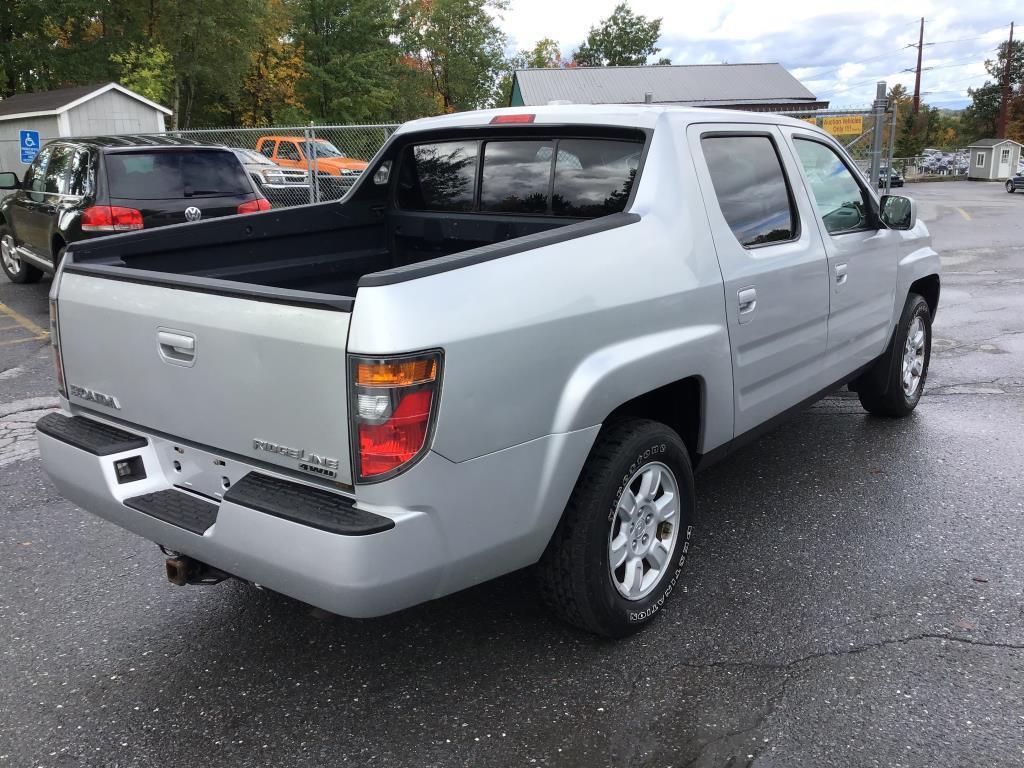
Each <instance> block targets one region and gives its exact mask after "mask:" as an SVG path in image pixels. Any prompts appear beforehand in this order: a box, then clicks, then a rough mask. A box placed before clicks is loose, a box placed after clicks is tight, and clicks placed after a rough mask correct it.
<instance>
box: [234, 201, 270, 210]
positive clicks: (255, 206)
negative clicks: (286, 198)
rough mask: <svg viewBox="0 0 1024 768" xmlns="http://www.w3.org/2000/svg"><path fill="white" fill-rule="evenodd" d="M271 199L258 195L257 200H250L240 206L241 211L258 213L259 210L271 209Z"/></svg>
mask: <svg viewBox="0 0 1024 768" xmlns="http://www.w3.org/2000/svg"><path fill="white" fill-rule="evenodd" d="M269 210H270V201H269V200H267V198H265V197H257V198H256V199H255V200H250V201H249V202H247V203H242V204H241V205H240V206H238V212H239V213H256V212H258V211H269Z"/></svg>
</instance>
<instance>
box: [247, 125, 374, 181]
mask: <svg viewBox="0 0 1024 768" xmlns="http://www.w3.org/2000/svg"><path fill="white" fill-rule="evenodd" d="M311 145H312V146H311ZM256 151H257V152H260V153H262V154H263V155H265V156H266V157H269V158H270V159H271V160H273V161H274V162H275V163H277V164H278V165H280V166H284V167H285V168H301V169H302V170H308V169H309V167H310V166H311V165H312V167H313V168H314V169H315V170H316V173H317V175H318V176H324V175H327V176H338V177H341V179H342V181H343V183H345V186H351V185H352V184H353V183H355V180H356V179H357V178H359V175H360V174H361V173H362V172H363V171H364V170H365V169H366V163H365V162H364V161H363V160H356V159H355V158H352V157H347V156H346V155H345V153H344V152H342V151H341V150H339V149H338V148H337V147H336V146H334V145H333V144H332V143H331V142H329V141H327V139H314V140H310V139H306V138H303V137H302V136H262V137H261V138H260V140H259V141H257V142H256Z"/></svg>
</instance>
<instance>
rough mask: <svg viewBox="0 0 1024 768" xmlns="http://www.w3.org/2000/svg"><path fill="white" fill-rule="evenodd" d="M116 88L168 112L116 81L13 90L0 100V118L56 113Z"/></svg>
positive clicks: (168, 111)
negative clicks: (69, 86) (24, 91)
mask: <svg viewBox="0 0 1024 768" xmlns="http://www.w3.org/2000/svg"><path fill="white" fill-rule="evenodd" d="M111 90H116V91H119V92H120V93H123V94H124V95H126V96H129V97H131V98H133V99H137V100H138V101H141V102H143V103H144V104H148V105H149V106H151V107H153V108H154V109H158V110H160V111H161V112H163V113H164V114H165V115H169V114H171V110H169V109H168V108H167V107H164V106H161V105H160V104H157V103H156V102H153V101H150V100H149V99H147V98H146V97H144V96H140V95H139V94H137V93H135V91H131V90H129V89H127V88H125V87H124V86H123V85H118V84H117V83H98V84H96V85H79V86H76V87H74V88H57V89H55V90H52V91H38V92H36V93H16V94H14V95H13V96H8V97H7V98H6V99H3V100H2V101H0V120H4V119H6V118H8V117H13V116H14V115H19V116H29V115H55V114H57V113H59V112H64V111H66V110H68V109H70V108H71V107H73V106H76V105H77V104H79V103H80V102H83V101H88V100H89V99H91V98H94V97H96V96H99V95H100V94H101V93H106V92H107V91H111Z"/></svg>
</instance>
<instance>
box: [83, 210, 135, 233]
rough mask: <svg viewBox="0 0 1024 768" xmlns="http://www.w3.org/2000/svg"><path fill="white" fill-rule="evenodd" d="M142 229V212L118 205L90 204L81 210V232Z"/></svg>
mask: <svg viewBox="0 0 1024 768" xmlns="http://www.w3.org/2000/svg"><path fill="white" fill-rule="evenodd" d="M133 229H142V212H141V211H137V210H135V209H134V208H122V207H121V206H120V205H92V206H90V207H88V208H86V209H85V210H84V211H82V231H83V232H130V231H131V230H133Z"/></svg>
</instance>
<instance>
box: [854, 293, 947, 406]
mask: <svg viewBox="0 0 1024 768" xmlns="http://www.w3.org/2000/svg"><path fill="white" fill-rule="evenodd" d="M931 354H932V313H931V311H930V310H929V309H928V302H926V301H925V300H924V298H922V297H921V296H919V295H918V294H916V293H912V294H910V295H909V296H908V297H907V303H906V304H905V305H904V307H903V314H902V315H901V316H900V322H899V324H898V325H897V326H896V332H895V335H894V337H893V343H892V349H891V352H890V353H889V354H887V355H885V356H883V357H882V358H880V359H879V361H878V362H877V363H875V365H876V366H877V368H876V369H874V370H871V371H869V372H868V373H867V374H865V375H864V376H863V377H861V379H860V381H859V382H858V385H857V396H858V397H859V398H860V404H861V405H863V406H864V409H865V410H867V411H868V412H869V413H872V414H874V415H876V416H908V415H909V414H910V413H911V411H913V410H914V408H916V407H917V404H918V402H919V401H920V400H921V393H922V392H923V391H924V384H925V380H926V379H927V378H928V363H929V362H930V360H931Z"/></svg>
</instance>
